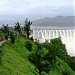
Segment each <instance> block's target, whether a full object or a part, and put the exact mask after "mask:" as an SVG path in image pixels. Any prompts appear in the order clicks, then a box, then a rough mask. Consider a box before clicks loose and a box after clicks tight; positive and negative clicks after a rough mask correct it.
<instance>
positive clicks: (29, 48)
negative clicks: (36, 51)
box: [25, 41, 32, 51]
mask: <svg viewBox="0 0 75 75" xmlns="http://www.w3.org/2000/svg"><path fill="white" fill-rule="evenodd" d="M25 43H26V45H25V46H26V48H27V49H28V50H29V51H32V43H31V42H30V41H26V42H25Z"/></svg>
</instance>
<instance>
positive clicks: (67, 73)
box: [62, 71, 70, 75]
mask: <svg viewBox="0 0 75 75" xmlns="http://www.w3.org/2000/svg"><path fill="white" fill-rule="evenodd" d="M62 75H70V72H69V71H63V72H62Z"/></svg>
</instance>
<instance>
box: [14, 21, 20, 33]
mask: <svg viewBox="0 0 75 75" xmlns="http://www.w3.org/2000/svg"><path fill="white" fill-rule="evenodd" d="M20 25H21V24H20V23H19V22H17V23H16V25H15V28H14V30H15V31H18V32H19V34H21V27H20Z"/></svg>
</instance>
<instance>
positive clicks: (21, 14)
mask: <svg viewBox="0 0 75 75" xmlns="http://www.w3.org/2000/svg"><path fill="white" fill-rule="evenodd" d="M58 15H61V16H73V15H74V0H0V24H3V23H7V22H8V23H9V24H12V23H13V22H16V21H20V22H22V21H24V20H25V18H28V19H30V20H31V21H33V20H36V19H39V18H43V17H55V16H58Z"/></svg>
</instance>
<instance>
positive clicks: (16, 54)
mask: <svg viewBox="0 0 75 75" xmlns="http://www.w3.org/2000/svg"><path fill="white" fill-rule="evenodd" d="M26 41H28V39H26V38H23V37H17V38H16V42H15V44H11V43H10V41H7V42H5V43H4V44H3V45H2V53H1V65H0V75H38V73H37V72H36V70H35V66H34V65H33V64H32V63H30V62H29V60H28V55H29V53H30V52H29V51H28V50H27V48H26V47H25V44H26V43H25V42H26ZM29 41H30V40H29ZM31 43H32V49H33V50H35V49H36V44H35V43H34V42H32V41H31ZM56 63H57V65H56V67H55V68H54V69H52V70H51V71H50V72H49V74H46V75H62V72H63V71H68V72H70V75H75V72H74V71H73V70H72V69H71V68H70V67H69V66H68V64H67V63H65V62H64V61H63V60H61V59H59V58H58V57H57V61H56ZM59 63H60V66H59V65H58V64H59Z"/></svg>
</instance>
